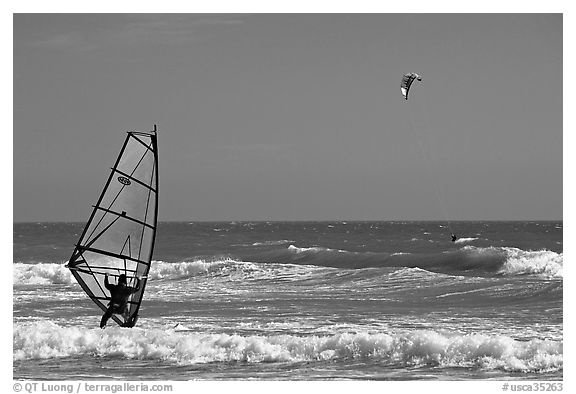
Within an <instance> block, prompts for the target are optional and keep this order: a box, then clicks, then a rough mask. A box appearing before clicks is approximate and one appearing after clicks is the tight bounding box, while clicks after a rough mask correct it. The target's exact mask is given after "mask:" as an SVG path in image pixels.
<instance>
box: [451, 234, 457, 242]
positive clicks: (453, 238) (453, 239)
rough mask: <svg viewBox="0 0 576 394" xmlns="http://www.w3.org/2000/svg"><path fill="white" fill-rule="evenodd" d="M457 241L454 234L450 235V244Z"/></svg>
mask: <svg viewBox="0 0 576 394" xmlns="http://www.w3.org/2000/svg"><path fill="white" fill-rule="evenodd" d="M457 239H458V237H457V236H455V235H454V234H452V242H456V240H457Z"/></svg>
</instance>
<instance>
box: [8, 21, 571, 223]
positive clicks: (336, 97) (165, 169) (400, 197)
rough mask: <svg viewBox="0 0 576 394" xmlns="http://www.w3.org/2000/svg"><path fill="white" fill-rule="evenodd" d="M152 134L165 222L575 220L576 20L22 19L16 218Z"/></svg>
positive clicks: (52, 207)
mask: <svg viewBox="0 0 576 394" xmlns="http://www.w3.org/2000/svg"><path fill="white" fill-rule="evenodd" d="M405 72H417V73H419V74H421V75H422V77H423V81H422V82H421V83H419V84H418V85H415V86H414V89H413V91H412V92H411V97H410V100H409V101H408V102H406V101H404V100H403V98H402V97H401V95H400V87H399V85H400V80H401V77H402V74H403V73H405ZM154 123H156V124H158V127H159V171H160V177H159V179H160V211H159V212H160V220H336V219H342V220H387V219H388V220H398V219H400V220H428V219H436V220H443V219H451V220H469V219H470V220H513V219H532V220H537V219H555V220H558V219H562V16H561V15H560V14H506V15H498V14H470V15H465V14H449V15H442V14H428V15H426V14H423V15H412V16H410V15H402V14H339V15H322V14H309V15H306V14H301V15H297V14H293V15H289V14H285V15H281V14H279V15H265V14H260V15H247V14H236V15H227V14H217V15H198V14H196V15H195V14H174V15H154V14H146V15H119V14H117V15H115V14H91V15H73V14H62V15H59V14H36V15H34V14H17V15H15V17H14V135H13V139H14V147H13V156H14V163H13V164H14V167H13V179H14V184H13V188H14V189H13V193H14V194H13V197H14V221H84V220H86V219H87V218H88V216H89V211H90V206H91V205H92V204H94V203H95V202H96V200H97V198H98V195H99V193H100V191H101V188H102V186H103V184H104V182H105V180H106V178H107V176H108V173H109V168H110V166H111V165H112V164H113V162H114V160H115V158H116V155H117V154H118V151H119V149H120V146H121V144H122V142H123V140H124V138H125V134H124V132H125V131H128V130H150V129H151V128H152V127H153V124H154Z"/></svg>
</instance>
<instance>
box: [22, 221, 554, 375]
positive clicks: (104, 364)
mask: <svg viewBox="0 0 576 394" xmlns="http://www.w3.org/2000/svg"><path fill="white" fill-rule="evenodd" d="M452 227H453V228H456V229H457V231H458V232H459V235H460V239H459V240H458V241H457V242H454V243H452V242H450V237H449V233H450V232H449V231H448V228H447V226H446V224H445V223H441V222H346V221H334V222H177V223H176V222H174V223H160V226H159V231H158V239H157V243H156V250H155V254H154V259H153V263H152V267H151V270H150V273H149V275H148V283H147V287H146V293H145V296H144V301H143V303H142V307H141V313H140V319H139V321H138V324H137V326H136V327H135V328H132V329H127V328H120V327H118V326H115V325H114V324H113V323H112V324H109V325H108V326H107V327H106V329H104V330H101V329H100V328H98V323H99V321H100V317H101V315H102V311H100V310H99V309H98V308H97V307H96V305H95V304H94V303H93V302H92V301H90V300H89V299H88V297H87V296H86V294H85V293H84V292H83V291H82V289H81V288H80V286H79V285H78V284H77V283H76V281H75V279H74V277H73V276H72V275H71V274H70V271H69V270H68V269H66V268H65V267H64V264H65V263H66V261H67V259H68V258H69V257H70V254H71V252H72V249H73V245H74V243H75V242H76V241H77V238H78V235H79V234H80V233H81V231H82V228H83V224H82V223H15V224H14V261H13V272H12V278H13V378H14V379H34V380H44V379H56V380H71V379H72V380H73V379H83V380H93V379H94V380H96V379H100V380H101V379H131V380H143V379H144V380H192V379H205V380H220V379H221V380H231V379H243V380H244V379H255V380H317V379H320V380H326V379H369V380H413V379H430V380H470V379H506V380H511V379H513V380H515V379H519V380H521V379H526V380H561V379H562V378H563V299H562V294H563V251H562V223H561V222H456V223H453V224H452Z"/></svg>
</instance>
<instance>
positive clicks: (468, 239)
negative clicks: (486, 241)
mask: <svg viewBox="0 0 576 394" xmlns="http://www.w3.org/2000/svg"><path fill="white" fill-rule="evenodd" d="M477 239H478V238H474V237H470V238H458V239H457V240H456V241H454V243H457V244H465V243H468V242H473V241H476V240H477Z"/></svg>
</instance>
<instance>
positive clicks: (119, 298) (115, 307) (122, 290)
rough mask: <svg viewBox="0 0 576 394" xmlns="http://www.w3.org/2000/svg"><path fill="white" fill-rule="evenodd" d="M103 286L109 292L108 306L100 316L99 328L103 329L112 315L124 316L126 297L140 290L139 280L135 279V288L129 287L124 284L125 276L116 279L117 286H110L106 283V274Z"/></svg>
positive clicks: (126, 307) (126, 309)
mask: <svg viewBox="0 0 576 394" xmlns="http://www.w3.org/2000/svg"><path fill="white" fill-rule="evenodd" d="M104 286H106V288H107V289H108V290H110V304H108V309H107V310H106V312H105V313H104V316H102V320H101V321H100V328H104V326H105V325H106V322H107V321H108V319H110V317H112V315H113V314H126V313H127V312H128V297H130V295H131V294H133V293H136V292H137V291H138V290H140V279H138V278H136V287H131V286H128V285H127V283H126V275H124V274H122V275H120V276H119V277H118V284H116V285H112V284H110V283H109V282H108V274H106V277H105V278H104Z"/></svg>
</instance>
